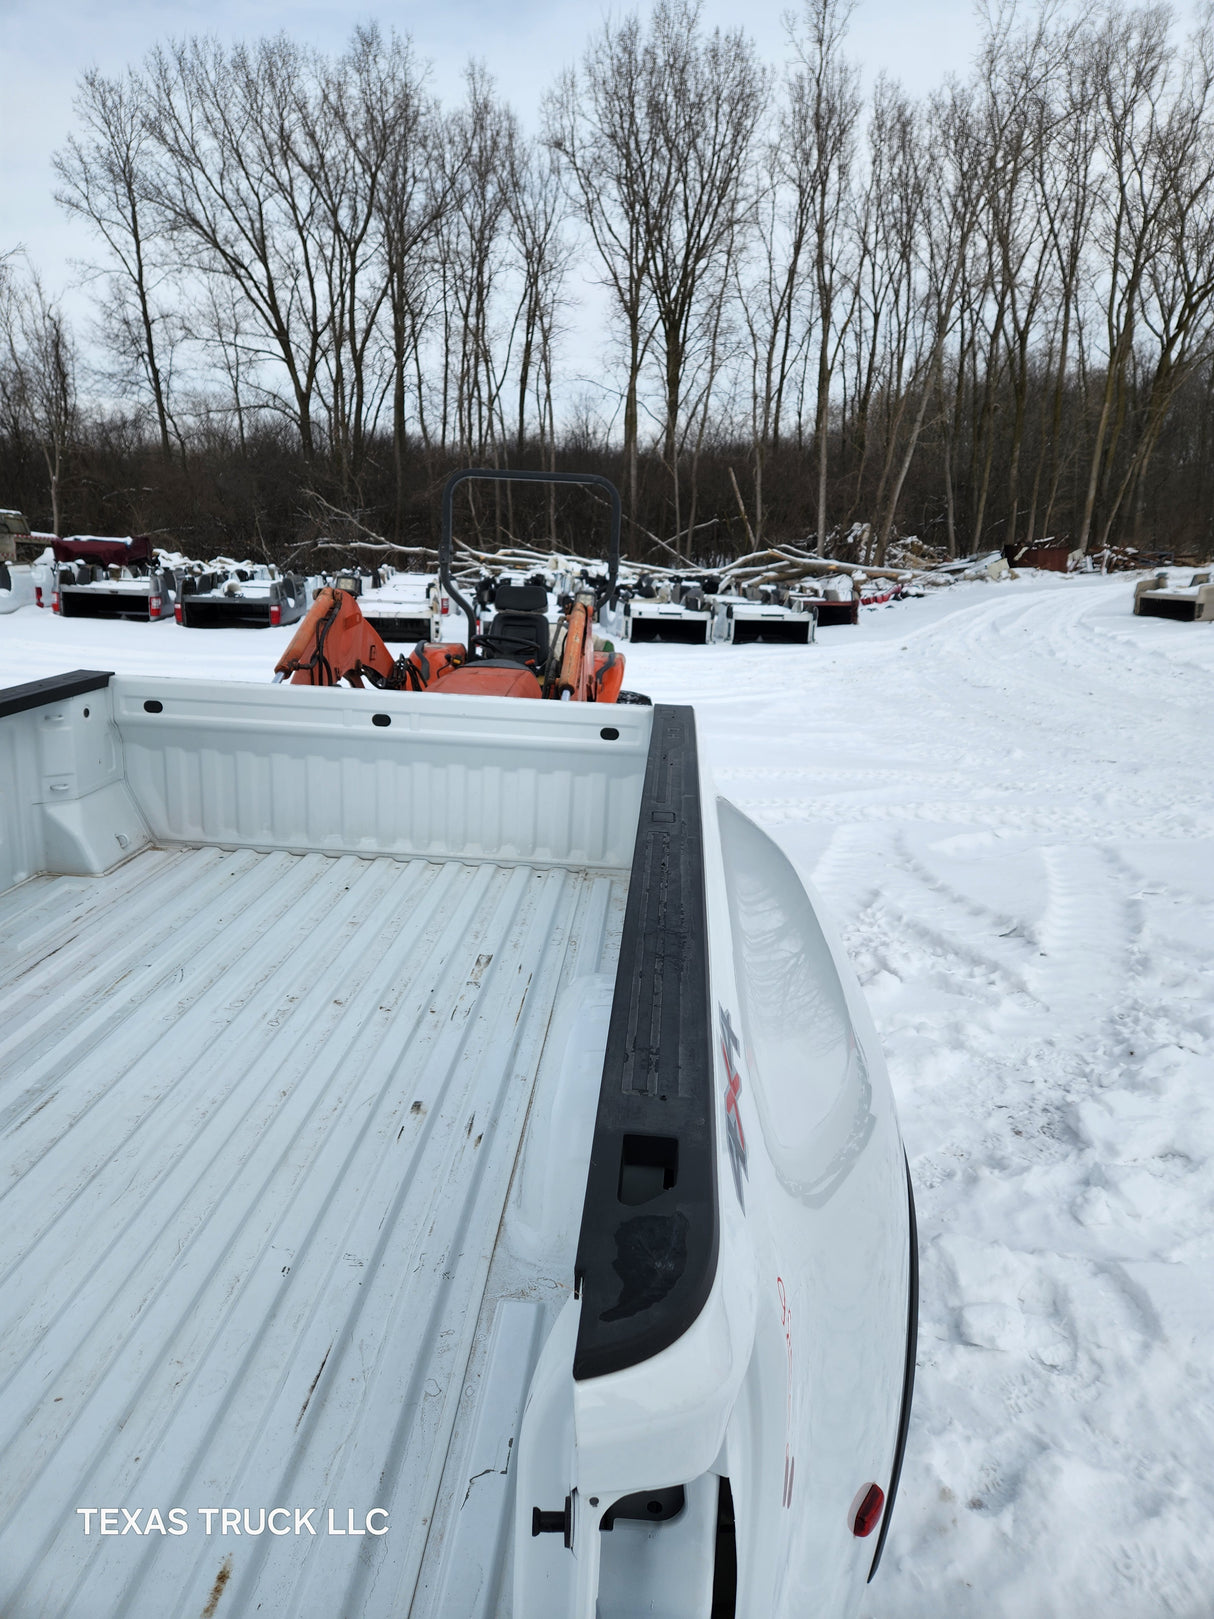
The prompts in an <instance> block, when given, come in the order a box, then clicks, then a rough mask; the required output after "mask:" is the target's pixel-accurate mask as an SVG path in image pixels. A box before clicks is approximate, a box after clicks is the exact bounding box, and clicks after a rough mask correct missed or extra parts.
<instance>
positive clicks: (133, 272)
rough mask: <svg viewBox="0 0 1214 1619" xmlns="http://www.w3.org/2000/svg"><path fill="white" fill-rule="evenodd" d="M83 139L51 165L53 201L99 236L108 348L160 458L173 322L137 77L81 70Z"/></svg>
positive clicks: (76, 106) (76, 138)
mask: <svg viewBox="0 0 1214 1619" xmlns="http://www.w3.org/2000/svg"><path fill="white" fill-rule="evenodd" d="M73 110H74V112H75V114H76V117H77V119H78V121H79V123H80V125H81V133H80V134H78V135H76V134H73V135H71V136H70V137H69V138H68V141H67V144H66V146H65V147H64V148H63V150H62V151H60V152H57V153H56V154H55V156H54V158H53V159H52V163H53V166H54V169H55V173H56V174H57V175H58V177H59V189H58V190H57V191H56V193H55V200H56V201H57V202H58V203H59V204H60V205H61V206H62V207H63V208H65V209H66V210H67V211H68V213H70V214H75V215H77V216H78V217H79V218H81V219H83V220H85V221H86V222H87V224H88V225H89V226H90V227H91V228H92V229H93V230H94V231H95V232H96V234H97V235H98V236H99V237H100V238H101V240H102V242H103V243H104V244H105V247H106V248H107V249H108V252H109V262H108V264H103V265H97V266H92V267H91V268H92V269H93V271H94V273H97V274H104V275H106V276H107V277H108V279H109V282H110V295H109V298H108V300H107V310H106V314H107V319H106V326H107V328H108V337H109V347H110V349H111V352H112V351H113V350H115V349H117V350H118V352H119V354H120V356H121V359H122V360H123V362H125V364H126V365H128V366H130V367H131V368H132V369H133V371H134V374H135V376H136V377H137V378H138V379H139V381H140V383H141V385H142V387H143V388H145V389H146V391H147V393H148V394H149V395H150V397H151V400H152V403H153V405H154V407H155V411H156V425H157V429H158V431H159V435H160V449H161V453H162V454H163V455H165V456H166V457H167V456H168V455H169V454H170V453H171V444H170V426H171V423H170V412H169V386H168V375H169V368H170V364H171V354H172V348H173V337H172V335H171V334H170V328H171V326H172V325H173V316H172V314H171V312H170V311H169V310H166V309H165V308H164V307H163V304H162V301H161V293H162V291H163V290H164V287H165V283H166V281H168V280H169V279H170V276H169V269H168V267H167V265H166V260H165V253H164V246H165V244H164V223H163V220H162V219H161V218H160V217H158V215H157V212H156V210H155V208H154V207H153V206H152V204H151V202H150V200H149V197H148V192H147V166H148V148H149V131H148V123H147V98H146V95H145V93H144V87H143V84H142V82H141V81H140V79H139V78H138V76H137V75H136V74H134V73H129V72H128V73H127V74H126V75H125V76H124V77H122V78H107V77H106V76H105V75H104V74H102V73H100V72H99V71H98V70H97V69H96V68H92V69H90V70H89V71H88V72H86V73H85V74H84V75H83V76H82V78H81V80H80V88H79V90H78V92H77V95H76V98H75V101H74V102H73Z"/></svg>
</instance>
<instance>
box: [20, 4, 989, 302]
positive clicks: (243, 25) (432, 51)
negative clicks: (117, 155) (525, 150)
mask: <svg viewBox="0 0 1214 1619" xmlns="http://www.w3.org/2000/svg"><path fill="white" fill-rule="evenodd" d="M648 4H649V0H641V9H642V10H647V9H648ZM788 4H789V0H704V7H703V10H704V18H705V21H706V22H707V23H708V24H710V25H713V24H720V25H721V26H723V27H735V26H737V25H738V24H739V23H741V24H742V25H744V26H745V27H746V28H747V29H748V30H749V31H750V33H751V34H752V35H753V36H754V38H755V40H756V42H757V44H758V46H759V49H760V51H761V53H762V54H763V56H764V57H766V58H767V59H768V60H769V61H777V60H779V59H781V58H782V56H783V54H784V31H783V26H782V23H781V18H782V16H783V14H784V13H785V11H786V10H787V9H788ZM630 9H632V8H631V7H629V6H618V5H616V6H611V7H608V6H605V5H599V4H577V3H575V0H514V3H512V4H503V3H502V0H397V3H395V4H391V3H389V4H386V5H382V6H370V7H364V6H362V5H359V6H349V5H334V4H329V3H327V0H289V3H288V0H208V3H207V4H205V5H199V4H194V5H188V4H183V3H181V0H0V86H2V89H0V154H2V155H0V251H4V250H5V249H7V248H11V247H16V246H18V245H21V246H23V247H25V248H26V249H27V250H28V251H29V254H30V256H31V258H32V260H33V261H34V263H35V264H36V265H37V266H38V268H39V269H40V270H41V271H42V273H43V275H44V277H45V279H46V282H47V284H48V286H49V287H50V288H52V289H53V290H55V291H60V290H62V289H64V288H66V287H67V286H68V284H69V283H70V282H71V280H72V279H73V271H72V268H71V265H70V263H69V262H68V261H69V260H71V259H72V258H74V257H75V258H79V257H82V256H85V255H87V254H88V252H89V250H90V243H89V240H88V237H87V234H86V233H85V231H84V229H83V227H82V226H81V225H79V224H77V223H69V222H68V221H67V220H66V219H65V218H64V217H63V215H62V213H61V212H60V210H59V208H58V207H57V205H56V204H55V201H54V197H53V191H54V177H53V175H52V172H51V166H50V158H51V153H52V152H54V150H55V149H56V147H58V146H60V145H61V144H62V143H63V141H64V140H65V139H66V137H67V135H68V134H69V133H70V131H71V128H72V106H71V103H72V97H73V94H74V92H75V86H76V82H77V80H78V78H79V76H80V74H81V73H82V72H83V71H84V70H85V69H86V68H89V67H91V66H94V65H96V66H98V67H100V68H101V70H102V71H103V72H105V73H118V72H120V71H121V70H122V69H123V68H125V67H126V66H127V65H128V64H132V63H137V62H138V61H139V60H140V59H141V58H142V57H143V55H144V53H145V52H146V51H147V50H148V49H149V48H150V47H151V46H152V45H153V44H155V43H156V42H157V41H158V40H163V39H167V38H170V37H173V36H176V35H181V34H189V33H198V32H209V33H217V34H219V35H220V36H221V37H222V38H224V39H226V40H235V39H242V38H243V39H250V38H255V37H257V36H259V35H263V34H274V33H278V32H279V31H280V30H283V29H285V30H287V31H288V32H289V33H291V34H292V35H294V36H295V37H296V38H298V39H303V40H307V41H310V42H311V43H313V44H316V45H318V46H322V47H324V48H326V49H336V48H339V47H340V46H341V45H342V44H343V43H344V41H345V40H346V38H347V37H348V35H349V32H350V30H351V28H352V27H353V26H354V24H355V23H356V22H360V21H369V20H375V21H378V22H379V23H380V24H381V25H382V26H383V27H385V28H396V29H398V30H399V31H400V32H404V33H409V34H411V35H412V36H413V39H414V41H415V43H416V45H417V47H418V49H419V52H420V53H421V55H422V56H424V57H426V58H428V59H429V60H430V62H431V63H432V69H433V76H432V83H433V85H434V87H435V89H436V90H437V91H438V92H439V94H440V95H441V96H442V98H443V100H444V101H446V102H448V103H450V102H452V101H454V100H456V99H458V96H459V94H460V75H461V73H462V71H463V68H464V66H465V64H466V62H467V60H468V58H469V56H470V55H472V54H475V55H476V56H479V57H480V58H482V59H483V61H484V62H485V63H486V65H487V66H488V68H489V70H490V72H491V73H493V74H494V76H495V77H496V79H497V81H498V83H499V85H500V86H501V88H502V90H503V91H504V92H505V93H506V95H507V97H508V99H509V100H510V101H511V102H512V104H513V105H514V107H515V109H516V111H517V112H518V113H519V114H520V116H521V117H522V118H523V119H524V121H525V123H527V124H528V125H531V124H532V123H533V119H534V110H535V108H536V107H537V105H538V103H539V99H540V96H541V95H542V94H543V91H544V89H545V88H546V86H547V85H548V84H549V83H550V82H551V80H552V78H553V76H554V75H555V73H556V72H557V71H558V70H559V69H560V68H562V67H563V66H565V65H566V64H567V63H569V62H572V61H574V60H576V58H577V57H578V55H579V54H580V52H581V50H582V48H583V45H584V43H585V41H586V38H587V35H588V34H589V33H590V32H591V30H592V29H594V28H596V27H597V26H598V25H599V23H600V22H601V20H602V19H603V17H604V16H605V15H607V14H609V13H610V14H612V15H622V14H624V13H626V12H627V11H628V10H630ZM975 37H976V25H975V21H974V8H973V5H972V4H971V0H918V3H917V4H915V5H913V6H909V5H907V4H906V3H905V0H859V4H858V5H857V8H856V12H855V15H854V17H853V21H852V27H851V35H850V44H851V49H852V52H853V54H854V55H855V56H856V58H857V59H858V60H860V61H861V62H862V63H863V65H864V68H865V76H866V78H867V79H868V80H869V81H870V82H871V79H872V78H873V77H874V76H875V75H876V74H877V73H878V72H880V71H882V70H884V71H886V72H888V73H891V74H893V75H894V76H895V77H898V78H901V79H902V80H903V82H904V83H905V84H906V85H907V87H908V88H910V89H914V90H924V89H927V88H929V87H930V86H932V85H934V84H936V83H938V82H939V81H940V80H941V79H942V78H943V76H944V75H945V74H946V73H948V72H950V71H956V72H963V71H964V70H965V68H966V65H967V64H968V62H969V60H970V57H971V54H972V51H973V45H974V40H975ZM69 302H70V304H72V305H75V304H76V303H77V300H76V299H75V298H72V299H70V300H69Z"/></svg>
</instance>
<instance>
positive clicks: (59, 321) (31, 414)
mask: <svg viewBox="0 0 1214 1619" xmlns="http://www.w3.org/2000/svg"><path fill="white" fill-rule="evenodd" d="M0 408H2V409H3V412H4V415H5V417H6V418H7V419H8V421H9V423H10V424H11V425H12V426H13V427H15V428H16V429H17V430H18V431H19V432H23V433H25V434H28V436H29V437H30V438H31V439H32V440H33V441H34V442H35V443H36V444H37V445H38V448H39V450H40V452H41V455H42V458H43V461H44V463H45V465H46V475H47V484H48V488H49V494H50V502H51V526H52V528H53V529H54V531H55V533H56V534H59V533H62V524H63V475H64V470H65V465H66V461H67V456H68V451H69V449H70V447H71V444H72V441H73V439H74V437H75V434H76V428H77V401H76V348H75V344H74V342H73V340H72V335H71V332H70V331H69V329H68V326H67V323H66V321H65V320H64V317H63V312H62V310H61V309H60V308H59V306H58V304H57V303H56V302H55V301H54V300H53V299H52V298H50V297H48V296H47V292H46V289H45V287H44V286H43V284H42V281H41V279H40V277H39V276H38V274H37V272H36V271H35V270H33V269H32V268H30V267H29V266H28V265H27V266H26V270H25V275H24V278H23V279H19V278H18V277H17V275H16V274H15V272H14V268H13V265H12V264H11V262H10V263H8V264H0Z"/></svg>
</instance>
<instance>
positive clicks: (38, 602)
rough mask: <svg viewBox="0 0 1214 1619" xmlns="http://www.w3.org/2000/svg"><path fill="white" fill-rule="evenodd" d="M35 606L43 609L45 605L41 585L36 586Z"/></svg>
mask: <svg viewBox="0 0 1214 1619" xmlns="http://www.w3.org/2000/svg"><path fill="white" fill-rule="evenodd" d="M34 605H35V607H42V606H44V605H45V604H44V602H43V600H42V586H41V585H35V586H34Z"/></svg>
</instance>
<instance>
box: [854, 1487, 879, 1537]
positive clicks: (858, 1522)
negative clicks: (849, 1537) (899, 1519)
mask: <svg viewBox="0 0 1214 1619" xmlns="http://www.w3.org/2000/svg"><path fill="white" fill-rule="evenodd" d="M884 1505H885V1491H884V1490H883V1489H882V1488H881V1486H880V1485H879V1484H870V1485H869V1486H868V1489H867V1490H865V1492H864V1494H863V1495H862V1496H861V1497H860V1499H859V1501H858V1502H857V1503H856V1505H855V1507H854V1508H853V1510H852V1515H851V1532H852V1534H853V1535H859V1536H861V1538H863V1536H865V1535H871V1534H872V1532H873V1530H874V1529H875V1528H876V1527H877V1519H878V1518H879V1517H880V1516H881V1508H882V1507H883V1506H884Z"/></svg>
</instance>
